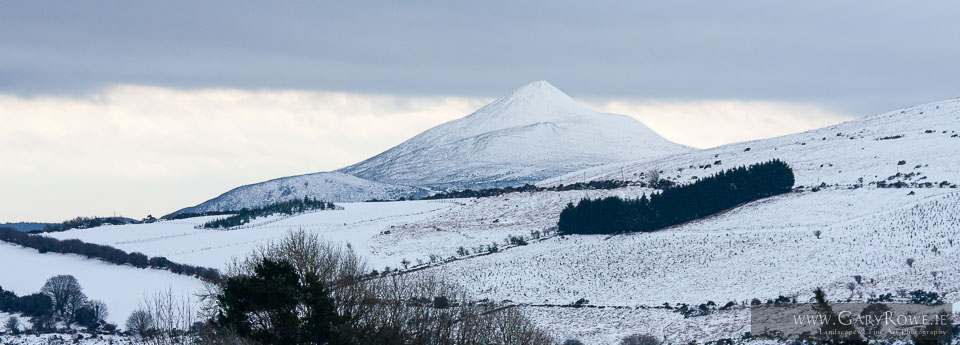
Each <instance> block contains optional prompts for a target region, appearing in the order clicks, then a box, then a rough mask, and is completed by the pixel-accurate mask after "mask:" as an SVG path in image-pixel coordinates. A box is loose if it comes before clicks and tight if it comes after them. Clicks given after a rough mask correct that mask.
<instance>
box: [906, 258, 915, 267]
mask: <svg viewBox="0 0 960 345" xmlns="http://www.w3.org/2000/svg"><path fill="white" fill-rule="evenodd" d="M913 262H914V260H913V258H907V266H910V267H913Z"/></svg>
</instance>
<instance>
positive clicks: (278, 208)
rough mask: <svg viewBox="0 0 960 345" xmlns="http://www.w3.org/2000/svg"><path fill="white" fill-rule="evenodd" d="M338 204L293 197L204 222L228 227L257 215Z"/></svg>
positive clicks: (331, 207) (218, 226) (322, 208)
mask: <svg viewBox="0 0 960 345" xmlns="http://www.w3.org/2000/svg"><path fill="white" fill-rule="evenodd" d="M336 207H337V206H336V205H334V204H333V203H332V202H326V201H320V200H317V199H316V198H310V197H306V196H305V197H303V199H293V200H289V201H281V202H277V203H273V204H269V205H266V206H261V207H255V208H243V209H240V210H239V211H236V212H234V214H233V215H232V216H229V217H226V218H221V219H216V220H212V221H209V222H206V223H204V224H203V227H204V228H207V229H228V228H232V227H235V226H240V225H243V224H247V223H249V222H250V221H251V220H253V219H256V218H257V217H265V216H270V215H274V214H287V215H290V214H296V213H301V212H306V211H312V210H332V209H335V208H336Z"/></svg>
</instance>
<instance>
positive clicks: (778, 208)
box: [0, 100, 960, 344]
mask: <svg viewBox="0 0 960 345" xmlns="http://www.w3.org/2000/svg"><path fill="white" fill-rule="evenodd" d="M491 126H494V125H491ZM958 132H960V101H958V100H950V101H944V102H937V103H931V104H925V105H920V106H915V107H910V108H907V109H904V110H902V111H895V112H891V113H887V114H882V115H877V116H871V117H867V118H863V119H860V120H855V121H851V122H848V123H844V124H840V125H837V126H832V127H828V128H825V129H820V130H814V131H810V132H806V133H801V134H795V135H790V136H786V137H780V138H773V139H768V140H760V141H753V142H748V143H740V144H732V145H726V146H722V147H718V148H714V149H709V150H703V151H690V152H682V153H679V154H674V155H670V156H666V157H658V158H650V159H644V160H638V161H633V162H628V163H618V164H611V165H605V166H600V167H594V168H588V169H585V170H583V171H577V172H573V173H569V174H567V175H564V176H561V177H556V178H551V179H548V180H546V181H544V182H541V185H555V184H560V183H564V184H570V183H574V182H581V181H583V180H603V179H620V178H621V177H622V178H625V179H628V180H641V179H644V176H643V175H644V173H645V172H647V171H649V170H650V169H653V168H657V169H659V170H663V171H664V173H663V174H661V175H662V176H663V177H666V178H670V179H672V180H674V181H677V182H687V181H692V180H693V179H694V177H695V176H696V177H703V176H708V175H710V174H712V173H715V172H717V171H720V170H721V169H727V168H731V167H734V166H739V165H745V164H753V163H758V162H762V161H766V160H769V159H773V158H779V159H782V160H784V161H786V162H787V163H788V164H790V165H791V166H792V167H793V168H794V171H795V173H796V177H797V185H803V186H806V188H802V189H799V190H798V191H795V192H792V193H788V194H784V195H780V196H777V197H773V198H768V199H764V200H760V201H756V202H752V203H748V204H746V205H743V206H741V207H738V208H736V209H733V210H730V211H727V212H723V213H721V214H717V215H714V216H711V217H708V218H705V219H702V220H698V221H695V222H690V223H687V224H682V225H679V226H676V227H672V228H669V229H665V230H662V231H658V232H653V233H637V234H630V235H619V236H612V237H610V236H565V237H563V238H560V237H553V238H549V239H546V240H544V241H538V242H531V244H529V245H526V246H519V247H512V248H509V249H506V250H501V251H500V252H498V253H495V254H491V255H471V256H470V257H468V258H463V259H460V260H455V261H451V262H447V263H444V264H441V265H437V266H435V267H433V268H429V269H426V270H422V271H418V272H417V273H414V274H437V275H440V276H442V277H444V278H445V279H446V280H448V281H451V282H455V283H458V284H459V285H462V286H463V287H464V288H466V289H467V290H468V291H469V292H470V293H471V295H473V296H474V297H475V298H478V299H480V298H490V299H492V300H496V301H505V300H509V301H512V302H513V303H519V304H521V307H520V308H521V310H522V311H523V312H524V313H525V314H527V315H529V316H530V317H531V319H533V320H534V321H535V322H536V323H538V324H539V325H541V326H542V327H544V328H545V329H547V330H548V331H550V332H551V333H552V334H554V335H555V336H556V337H557V338H558V339H566V338H581V340H585V341H588V340H589V341H588V343H590V344H612V343H616V342H617V341H618V339H619V338H620V337H622V336H624V335H627V334H632V333H638V332H647V333H651V334H655V335H658V336H665V337H668V339H671V340H673V339H676V340H677V341H681V340H685V339H690V337H695V338H696V337H697V335H698V334H699V335H703V337H707V338H709V339H717V338H722V337H731V338H739V337H740V335H741V334H742V333H743V332H744V331H745V330H748V329H749V327H748V326H749V317H748V316H747V317H744V314H743V313H744V312H743V311H742V310H741V311H731V312H727V313H723V314H718V315H715V316H711V317H709V318H706V319H696V320H684V319H682V318H678V316H677V314H674V313H669V312H664V311H659V310H648V309H613V308H605V309H599V308H589V309H570V308H555V307H534V306H529V304H540V303H551V304H567V303H571V302H574V301H576V300H578V299H580V298H585V299H587V300H589V301H590V303H591V304H596V305H602V306H624V307H631V308H634V307H637V306H654V305H662V304H663V303H665V302H667V303H670V304H672V305H675V304H676V303H690V304H700V303H705V302H707V301H714V302H716V303H717V304H720V305H722V304H724V303H726V302H728V301H735V302H738V303H739V302H746V301H749V300H750V299H753V298H759V299H761V300H766V299H773V298H776V297H778V296H780V295H783V296H791V297H793V296H796V297H798V299H800V300H806V299H809V298H810V296H811V295H812V291H813V289H814V288H816V287H823V288H824V289H825V291H826V292H827V294H828V296H829V297H830V298H831V299H834V300H846V299H847V298H852V299H853V300H862V299H866V298H868V297H870V296H871V295H877V294H883V293H897V291H899V290H914V289H924V290H927V291H938V292H941V293H944V294H946V299H947V300H948V301H951V302H960V267H958V266H957V265H956V262H958V261H960V189H957V188H956V186H955V185H956V184H957V183H960V161H958V160H957V159H956V152H957V148H958V147H960V135H957V134H958ZM838 134H839V135H838ZM897 136H900V137H899V138H894V137H897ZM747 148H750V150H749V151H748V150H746V149H747ZM716 161H721V162H720V163H719V164H717V162H716ZM900 161H905V162H904V163H903V164H900ZM707 165H710V167H707ZM691 166H692V167H691ZM681 168H682V170H681ZM898 173H899V174H898ZM861 178H862V179H863V181H862V182H861V181H860V179H861ZM874 181H885V182H886V183H894V182H898V181H900V182H904V183H906V184H907V186H906V188H877V187H876V185H875V184H871V182H874ZM944 181H946V182H945V183H944ZM926 182H930V183H931V184H930V185H929V187H928V186H926V185H923V184H924V183H926ZM821 185H823V187H820V188H817V191H814V189H812V188H810V187H811V186H821ZM651 192H653V190H652V189H649V188H641V187H627V188H621V189H616V190H591V191H568V192H536V193H512V194H505V195H502V196H498V197H490V198H480V199H451V200H442V201H405V202H383V203H343V204H342V206H344V209H343V210H335V211H322V212H315V213H309V214H304V215H300V216H295V217H291V218H286V219H282V220H279V221H273V220H274V218H269V217H268V218H264V219H257V220H255V221H254V222H253V223H251V225H250V227H248V228H244V229H240V230H234V231H214V230H200V229H196V228H195V226H196V225H198V224H201V223H203V222H205V221H208V220H210V219H213V218H214V217H202V218H191V219H184V220H178V221H162V222H158V223H153V224H140V225H120V226H103V227H99V228H93V229H84V230H72V231H67V232H62V233H53V234H48V236H51V237H56V238H78V239H81V240H83V241H87V242H94V243H101V244H108V245H111V246H115V247H118V248H121V249H124V250H127V251H140V252H143V253H146V254H147V255H151V256H156V255H161V256H166V257H168V258H170V259H171V260H173V261H177V262H183V263H189V264H195V265H204V266H210V267H223V265H224V264H225V263H226V262H227V261H229V260H230V259H231V258H232V257H241V256H244V255H246V254H247V253H248V252H249V251H250V250H252V249H253V248H254V247H255V246H257V245H260V244H264V243H268V242H269V241H272V240H275V239H277V238H279V237H280V236H283V235H284V234H285V233H286V232H287V231H288V230H292V229H298V228H302V229H305V230H307V231H310V232H314V233H317V234H319V235H320V236H321V237H324V238H327V239H329V240H332V241H337V242H342V243H350V244H351V247H352V248H353V249H354V250H356V251H357V252H358V253H359V254H361V255H363V256H366V257H367V258H368V260H369V261H370V262H371V264H372V266H373V267H374V268H377V269H382V267H383V266H390V267H398V266H399V265H400V262H401V261H402V260H403V259H407V260H408V261H410V262H411V265H417V262H418V261H423V262H426V261H429V256H430V255H431V254H433V255H435V256H438V257H443V258H448V257H451V256H458V254H457V253H456V252H457V249H458V248H459V247H460V246H463V247H465V248H466V249H469V250H470V251H471V253H474V252H476V250H477V248H478V247H480V246H483V245H489V244H491V243H492V242H496V243H498V245H500V246H501V247H503V246H504V238H505V237H507V236H509V235H514V236H516V235H524V236H528V237H529V235H530V232H531V231H541V230H544V229H547V228H550V227H552V226H554V225H556V221H557V218H558V215H559V213H560V211H561V210H562V208H563V207H564V205H565V204H567V203H568V202H576V201H577V200H579V199H581V198H584V197H588V198H597V197H603V196H608V195H617V196H621V197H638V196H640V195H642V194H649V193H651ZM814 231H820V232H821V235H820V238H817V236H815V235H814ZM8 247H9V246H8ZM0 248H2V247H0ZM5 250H7V251H9V248H7V249H5ZM32 253H33V254H32V255H34V256H49V255H51V254H44V255H39V254H36V252H35V251H33V252H32ZM60 257H66V259H65V260H67V261H68V262H69V261H72V260H79V261H81V262H84V259H82V258H78V257H68V256H60ZM26 258H27V259H20V258H19V257H18V258H17V259H18V260H20V261H23V262H25V263H31V262H34V261H35V260H34V259H33V256H26ZM908 258H913V259H914V260H915V261H914V262H913V264H912V265H907V264H906V259H908ZM89 261H90V260H86V261H85V262H87V264H84V265H81V266H82V267H78V268H74V269H78V270H81V271H83V270H87V269H88V268H87V267H88V265H89V263H90V262H89ZM96 264H98V265H105V264H102V263H96ZM64 265H69V263H64ZM39 266H43V267H48V266H51V264H43V263H41V264H38V267H39ZM66 267H68V268H69V266H66ZM32 268H33V266H28V267H27V268H25V269H26V270H31V269H32ZM7 269H8V270H10V269H19V268H7ZM40 270H49V269H47V268H40ZM127 270H134V271H143V270H136V269H132V268H129V267H126V268H122V270H115V271H114V272H115V273H114V275H113V276H114V277H120V278H117V279H123V281H128V279H126V278H125V277H126V274H127V273H126V272H127ZM933 272H936V274H934V273H933ZM3 273H7V272H3ZM52 273H53V272H47V273H43V274H40V275H41V276H43V278H42V279H41V278H39V277H38V278H36V279H34V280H37V282H36V283H31V284H30V286H29V288H28V289H27V291H31V292H32V291H36V290H37V289H39V286H40V285H42V280H43V279H45V278H46V277H47V276H49V275H52ZM160 273H161V274H167V273H165V272H160ZM9 274H10V273H7V274H6V275H0V285H3V286H4V287H5V288H6V287H7V285H9V284H10V283H8V282H6V281H5V280H6V279H4V278H3V277H5V276H8V275H9ZM13 274H14V276H18V275H20V274H25V273H20V271H17V272H13ZM104 274H105V275H106V274H108V273H104ZM856 275H859V276H861V277H862V278H863V279H862V281H863V282H862V283H861V284H857V285H856V286H855V289H854V291H853V292H851V291H849V290H847V288H846V284H847V283H849V282H853V280H854V278H853V277H854V276H856ZM163 277H168V276H163ZM175 277H176V278H179V276H175ZM78 278H79V277H78ZM165 279H174V278H165ZM17 281H19V279H18V280H17ZM81 283H83V284H84V286H86V284H87V283H86V281H85V280H83V279H81ZM18 292H20V291H18ZM88 295H91V297H93V298H99V297H98V296H97V295H96V294H94V293H92V292H88ZM109 303H110V302H109V301H108V304H109ZM111 308H114V307H113V306H111ZM111 312H113V310H111ZM700 321H703V322H700ZM745 327H746V328H745ZM707 334H709V336H706V335H707ZM698 339H702V338H698Z"/></svg>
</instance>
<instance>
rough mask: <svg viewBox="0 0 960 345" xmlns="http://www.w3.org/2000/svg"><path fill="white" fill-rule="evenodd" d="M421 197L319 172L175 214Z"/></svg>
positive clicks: (245, 188) (393, 187) (414, 191)
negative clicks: (306, 202) (291, 202)
mask: <svg viewBox="0 0 960 345" xmlns="http://www.w3.org/2000/svg"><path fill="white" fill-rule="evenodd" d="M423 194H425V191H424V190H422V189H419V188H414V187H406V186H396V185H389V184H384V183H379V182H374V181H369V180H364V179H362V178H359V177H356V176H352V175H347V174H344V173H338V172H322V173H313V174H306V175H297V176H290V177H282V178H278V179H273V180H270V181H266V182H260V183H254V184H249V185H246V186H241V187H237V188H234V189H231V190H230V191H228V192H226V193H223V194H221V195H220V196H218V197H216V198H213V199H210V200H207V201H205V202H203V203H202V204H199V205H197V206H193V207H187V208H184V209H181V210H179V211H177V212H174V214H178V213H203V212H211V211H226V210H239V209H241V208H244V207H246V208H253V207H257V206H262V205H266V204H271V203H276V202H280V201H287V200H293V199H302V198H303V197H305V196H308V197H311V198H317V199H320V200H327V201H332V202H355V201H366V200H371V199H381V200H386V199H398V198H400V197H409V196H417V195H423Z"/></svg>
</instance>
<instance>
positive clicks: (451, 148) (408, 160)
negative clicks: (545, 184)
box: [340, 81, 690, 189]
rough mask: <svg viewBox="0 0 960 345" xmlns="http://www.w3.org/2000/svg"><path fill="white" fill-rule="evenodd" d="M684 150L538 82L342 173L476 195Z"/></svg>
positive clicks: (630, 121) (633, 122) (626, 119)
mask: <svg viewBox="0 0 960 345" xmlns="http://www.w3.org/2000/svg"><path fill="white" fill-rule="evenodd" d="M689 150H690V149H688V148H686V147H684V146H681V145H678V144H675V143H672V142H670V141H668V140H666V139H664V138H662V137H660V136H659V135H657V134H656V133H654V132H653V131H652V130H650V129H649V128H647V127H646V126H644V125H643V124H642V123H640V122H639V121H637V120H635V119H633V118H630V117H627V116H623V115H613V114H604V113H600V112H596V111H593V110H590V109H587V108H586V107H584V106H582V105H580V104H579V103H577V102H576V101H574V100H573V99H572V98H570V96H567V95H566V94H565V93H563V91H560V90H558V89H557V88H556V87H554V86H553V85H550V83H547V82H545V81H538V82H534V83H531V84H529V85H526V86H523V87H521V88H519V89H516V90H514V91H513V92H511V93H510V94H508V95H506V96H503V97H501V98H499V99H497V100H496V101H494V102H493V103H490V104H488V105H486V106H484V107H482V108H480V109H479V110H477V111H476V112H474V113H472V114H470V115H468V116H466V117H464V118H461V119H458V120H454V121H450V122H447V123H444V124H441V125H439V126H437V127H434V128H431V129H429V130H427V131H425V132H423V133H420V134H419V135H417V136H415V137H413V138H411V139H410V140H407V141H406V142H404V143H402V144H400V145H397V146H396V147H394V148H392V149H390V150H387V151H385V152H383V153H381V154H379V155H377V156H375V157H373V158H370V159H368V160H366V161H363V162H360V163H357V164H355V165H352V166H349V167H346V168H343V169H340V171H341V172H344V173H348V174H353V175H356V176H359V177H363V178H366V179H369V180H374V181H380V182H384V183H391V184H399V185H410V186H427V187H432V188H444V189H464V188H474V189H476V188H484V187H492V186H502V185H515V184H522V183H526V182H535V181H538V180H541V179H544V178H548V177H552V176H556V175H559V174H562V173H565V172H570V171H574V170H578V169H582V168H586V167H591V166H597V165H601V164H607V163H612V162H621V161H628V160H637V159H641V158H648V157H655V156H662V155H665V154H672V153H678V152H685V151H689Z"/></svg>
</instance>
